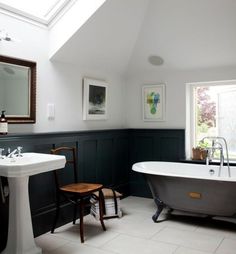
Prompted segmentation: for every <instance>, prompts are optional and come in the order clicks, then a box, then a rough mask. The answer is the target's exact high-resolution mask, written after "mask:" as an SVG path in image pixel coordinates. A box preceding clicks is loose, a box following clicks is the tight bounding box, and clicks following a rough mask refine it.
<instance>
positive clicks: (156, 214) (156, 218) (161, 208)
mask: <svg viewBox="0 0 236 254" xmlns="http://www.w3.org/2000/svg"><path fill="white" fill-rule="evenodd" d="M154 201H155V203H156V205H157V211H156V213H155V214H154V215H153V216H152V220H153V221H154V222H157V220H158V217H159V215H160V214H161V212H162V210H163V208H164V207H165V205H164V203H163V202H162V201H161V200H160V199H159V198H155V199H154Z"/></svg>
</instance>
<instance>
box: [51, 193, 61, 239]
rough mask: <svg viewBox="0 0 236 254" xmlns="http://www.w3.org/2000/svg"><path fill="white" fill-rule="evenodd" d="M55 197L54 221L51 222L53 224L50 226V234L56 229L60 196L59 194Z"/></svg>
mask: <svg viewBox="0 0 236 254" xmlns="http://www.w3.org/2000/svg"><path fill="white" fill-rule="evenodd" d="M56 196H57V197H56V214H55V217H54V221H53V224H52V229H51V233H52V234H53V233H54V231H55V228H56V225H57V220H58V217H59V212H60V195H59V193H57V195H56Z"/></svg>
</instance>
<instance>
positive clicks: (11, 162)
mask: <svg viewBox="0 0 236 254" xmlns="http://www.w3.org/2000/svg"><path fill="white" fill-rule="evenodd" d="M22 155H23V156H22V157H13V158H4V159H0V176H6V177H23V176H31V175H36V174H39V173H43V172H46V171H49V169H50V170H54V169H58V168H62V167H64V165H65V158H64V156H61V155H52V154H43V153H23V154H22Z"/></svg>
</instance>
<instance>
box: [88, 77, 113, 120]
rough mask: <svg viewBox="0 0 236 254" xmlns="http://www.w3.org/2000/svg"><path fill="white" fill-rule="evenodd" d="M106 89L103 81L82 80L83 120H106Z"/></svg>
mask: <svg viewBox="0 0 236 254" xmlns="http://www.w3.org/2000/svg"><path fill="white" fill-rule="evenodd" d="M107 87H108V84H107V83H106V82H105V81H100V80H96V79H90V78H84V80H83V89H84V91H83V120H105V119H107Z"/></svg>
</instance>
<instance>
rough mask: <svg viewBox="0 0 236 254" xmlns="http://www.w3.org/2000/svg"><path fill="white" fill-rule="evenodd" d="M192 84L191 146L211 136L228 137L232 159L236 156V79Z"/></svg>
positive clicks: (190, 112) (190, 110)
mask: <svg viewBox="0 0 236 254" xmlns="http://www.w3.org/2000/svg"><path fill="white" fill-rule="evenodd" d="M187 85H189V86H190V108H189V116H190V117H189V119H188V121H190V125H189V128H190V130H189V131H188V133H189V134H190V135H189V137H190V139H191V141H190V143H189V145H190V147H189V148H188V149H189V150H191V149H190V148H192V147H194V146H197V145H198V144H199V141H200V140H202V139H203V138H204V137H207V136H220V137H224V138H225V139H226V141H227V144H228V150H229V157H230V159H231V160H232V159H236V81H221V82H206V83H194V84H187Z"/></svg>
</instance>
